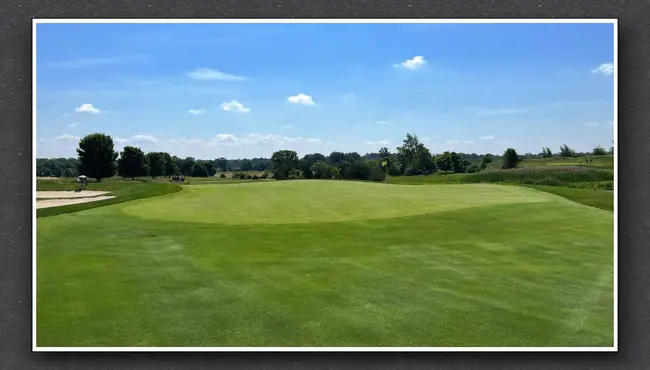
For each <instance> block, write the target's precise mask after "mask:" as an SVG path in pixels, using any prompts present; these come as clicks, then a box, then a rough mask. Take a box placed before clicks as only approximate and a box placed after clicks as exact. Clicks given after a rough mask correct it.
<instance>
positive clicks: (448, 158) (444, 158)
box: [435, 151, 454, 172]
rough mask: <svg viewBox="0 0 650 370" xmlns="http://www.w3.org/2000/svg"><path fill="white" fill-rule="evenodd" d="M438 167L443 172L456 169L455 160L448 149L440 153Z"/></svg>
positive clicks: (437, 158) (437, 160)
mask: <svg viewBox="0 0 650 370" xmlns="http://www.w3.org/2000/svg"><path fill="white" fill-rule="evenodd" d="M435 161H436V167H438V169H439V170H440V171H442V172H450V171H452V170H453V169H454V160H453V157H452V155H451V152H449V151H446V152H443V153H441V154H439V155H438V156H437V157H436V159H435Z"/></svg>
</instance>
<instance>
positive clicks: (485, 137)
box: [480, 135, 495, 140]
mask: <svg viewBox="0 0 650 370" xmlns="http://www.w3.org/2000/svg"><path fill="white" fill-rule="evenodd" d="M480 139H481V140H494V139H495V138H494V135H485V136H481V137H480Z"/></svg>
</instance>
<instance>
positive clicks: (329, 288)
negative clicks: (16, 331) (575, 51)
mask: <svg viewBox="0 0 650 370" xmlns="http://www.w3.org/2000/svg"><path fill="white" fill-rule="evenodd" d="M316 183H317V182H316ZM294 184H299V185H300V186H302V184H304V185H306V187H311V186H313V185H312V184H309V182H284V183H279V184H277V185H278V186H290V187H292V191H290V192H283V191H281V190H279V189H277V192H276V194H277V195H276V197H279V198H281V199H282V201H283V202H284V204H292V203H297V204H298V205H297V206H292V207H293V209H294V210H295V209H300V208H305V209H308V210H309V213H311V214H320V213H323V212H325V213H328V212H330V210H328V209H327V208H323V207H328V205H329V206H330V207H332V206H336V207H338V209H337V210H336V212H335V213H338V212H340V213H341V214H345V213H346V212H350V213H355V212H357V211H358V210H357V209H356V208H355V207H356V204H355V203H353V204H352V205H350V207H348V208H341V207H342V203H340V202H337V201H336V197H341V196H342V195H341V192H342V191H343V189H342V188H337V189H336V190H331V189H332V182H320V185H322V188H321V189H319V192H317V194H316V195H314V190H315V189H314V188H309V189H308V191H307V189H306V190H305V191H303V192H301V191H300V189H298V188H295V186H296V185H294ZM344 184H347V185H346V186H349V188H348V190H347V191H348V192H351V193H355V194H356V195H355V196H365V194H367V193H368V190H367V188H364V191H363V192H361V193H356V192H357V190H355V187H356V186H358V185H360V183H352V182H350V183H347V182H346V183H344ZM260 185H263V184H260ZM264 185H271V184H264ZM274 185H276V184H274ZM373 185H374V186H382V185H376V184H373ZM238 186H241V188H237V187H235V186H229V185H225V186H223V187H221V186H220V187H216V186H210V185H206V189H208V188H210V189H212V190H214V191H215V196H214V197H212V198H210V197H206V196H203V195H202V199H201V202H203V203H204V204H203V206H204V207H205V208H210V207H214V208H221V209H229V210H232V211H233V212H236V210H237V209H238V208H237V207H238V206H237V204H239V203H240V202H241V201H242V198H241V197H242V194H241V193H240V192H239V191H240V190H241V189H243V188H244V187H245V186H247V187H248V189H249V190H251V194H252V195H251V198H252V199H251V202H256V203H259V204H264V203H265V202H267V201H270V200H272V199H273V198H270V197H267V196H260V195H259V194H258V195H255V193H256V192H257V191H253V189H254V188H252V187H250V186H252V185H238ZM386 187H387V188H393V189H392V190H391V191H392V192H394V193H395V194H394V195H395V196H399V197H402V198H403V199H404V202H403V203H402V207H404V208H407V207H408V206H409V205H410V204H411V203H409V201H408V199H409V197H413V198H414V199H415V198H422V197H423V194H421V193H419V191H418V190H416V187H402V186H386ZM417 188H419V187H417ZM422 188H424V187H422ZM436 188H438V187H436ZM440 188H444V186H440ZM489 188H490V187H475V188H473V189H472V190H470V191H469V192H468V191H467V190H468V189H469V188H466V187H465V186H460V187H458V188H457V189H455V190H444V191H446V196H445V197H440V198H439V199H437V200H436V202H437V204H438V205H440V206H443V205H444V202H445V199H447V200H448V201H447V203H453V202H455V201H457V200H458V199H460V198H461V197H460V195H459V194H456V196H453V195H454V194H453V193H454V192H463V193H464V194H466V195H467V196H469V195H471V197H472V198H473V199H476V200H477V201H478V200H479V199H480V198H481V197H482V195H483V194H481V191H480V189H484V190H485V191H489ZM512 188H513V189H517V190H520V191H522V192H527V193H528V194H532V192H533V191H532V190H531V189H525V188H520V187H512ZM258 189H260V191H262V188H258ZM449 189H451V188H449ZM256 190H257V189H256ZM218 191H226V192H228V191H231V192H232V193H231V196H228V194H220V195H218V194H217V192H218ZM431 191H436V192H440V191H443V190H440V189H435V190H434V189H431ZM501 194H508V193H506V192H502V193H501ZM485 195H486V197H487V194H485ZM489 196H490V197H495V196H496V197H498V194H496V195H495V194H490V195H489ZM512 196H515V195H514V193H509V196H508V197H506V198H511V197H512ZM538 196H540V197H541V198H544V200H546V201H545V202H539V203H517V204H492V205H484V206H482V207H476V208H466V209H455V210H454V209H453V208H454V207H449V208H448V210H447V211H445V212H437V213H432V214H423V215H422V214H421V215H412V216H408V217H394V218H387V219H375V220H361V221H348V222H336V223H310V224H305V223H302V224H300V223H298V224H283V225H270V224H263V223H257V224H255V225H225V224H218V223H201V222H197V221H198V220H196V219H192V220H185V222H184V221H179V220H175V221H161V220H153V219H144V218H135V217H130V216H128V215H127V214H126V213H124V212H123V210H124V209H126V208H129V207H131V206H132V203H125V204H120V205H116V206H111V207H102V208H97V209H92V210H88V211H84V212H79V213H72V214H66V215H60V216H56V217H48V218H44V219H39V220H38V228H37V239H38V252H37V253H38V275H37V276H38V278H37V284H38V288H37V295H38V307H37V341H38V345H39V346H87V345H95V346H121V345H128V346H229V345H230V346H260V345H265V346H346V345H350V346H374V345H383V346H573V345H576V346H601V345H602V346H610V345H612V326H613V321H612V320H613V312H612V290H613V288H612V286H613V282H612V268H613V261H612V254H613V250H612V242H613V237H614V236H613V230H612V221H613V220H612V217H613V216H612V213H611V212H604V211H601V210H598V209H595V208H590V207H584V206H581V205H578V204H575V203H572V202H567V201H566V200H563V199H561V198H559V197H554V196H552V195H550V194H544V193H539V194H538ZM183 197H185V194H184V192H182V193H179V194H173V195H168V196H163V197H157V198H152V199H148V200H143V201H138V202H137V203H139V205H140V206H142V207H147V208H148V209H149V211H151V212H156V213H158V214H161V215H162V214H164V213H170V211H169V210H170V209H173V208H169V205H170V203H173V202H175V201H176V199H181V198H183ZM343 197H348V199H349V194H346V195H343ZM371 198H373V197H372V196H371ZM541 198H540V199H541ZM315 199H328V200H330V202H322V201H315ZM503 200H504V201H507V199H503ZM373 201H376V199H375V198H373ZM368 203H370V202H368ZM495 203H496V202H495ZM248 204H249V205H250V204H251V203H248ZM391 207H393V208H394V207H400V205H399V204H393V205H391ZM157 209H158V210H159V211H156V210H157ZM132 211H133V209H131V211H130V213H132ZM277 211H278V212H280V213H282V217H284V218H285V220H289V219H290V217H291V215H290V214H289V213H287V212H284V211H282V210H280V209H278V210H277ZM384 212H387V213H386V215H387V216H394V214H391V212H390V211H384ZM408 213H409V212H408V211H403V212H402V214H408ZM252 215H254V217H263V216H264V212H259V210H257V211H256V212H253V213H252ZM300 216H301V214H300V213H297V214H294V216H293V217H294V220H296V221H297V220H299V219H298V217H300ZM237 217H240V216H239V215H233V218H237ZM220 220H221V221H224V219H223V218H222V219H220ZM189 221H193V222H189ZM251 221H254V220H251ZM100 224H101V225H102V229H101V236H100V237H96V236H97V231H98V230H97V227H98V225H100ZM134 225H137V227H134Z"/></svg>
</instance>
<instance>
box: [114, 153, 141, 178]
mask: <svg viewBox="0 0 650 370" xmlns="http://www.w3.org/2000/svg"><path fill="white" fill-rule="evenodd" d="M117 169H118V173H119V174H120V176H122V177H130V178H131V179H133V180H135V178H136V177H139V176H147V174H148V172H149V168H148V163H147V157H146V156H145V154H144V152H143V151H142V150H141V149H140V148H138V147H134V146H126V147H124V151H122V153H120V159H118V161H117Z"/></svg>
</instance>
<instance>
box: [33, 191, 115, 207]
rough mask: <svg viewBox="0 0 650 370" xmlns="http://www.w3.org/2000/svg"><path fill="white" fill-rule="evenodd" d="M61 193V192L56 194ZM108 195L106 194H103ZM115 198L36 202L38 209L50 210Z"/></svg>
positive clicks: (54, 199) (80, 198)
mask: <svg viewBox="0 0 650 370" xmlns="http://www.w3.org/2000/svg"><path fill="white" fill-rule="evenodd" d="M56 193H59V192H56ZM103 193H106V192H103ZM113 198H115V197H114V196H97V195H96V196H93V197H88V198H82V197H76V198H67V199H66V198H63V199H61V198H59V199H56V198H50V199H38V200H36V209H39V208H49V207H59V206H67V205H70V204H79V203H88V202H97V201H100V200H106V199H113Z"/></svg>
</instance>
